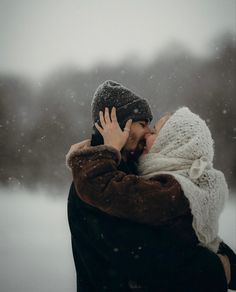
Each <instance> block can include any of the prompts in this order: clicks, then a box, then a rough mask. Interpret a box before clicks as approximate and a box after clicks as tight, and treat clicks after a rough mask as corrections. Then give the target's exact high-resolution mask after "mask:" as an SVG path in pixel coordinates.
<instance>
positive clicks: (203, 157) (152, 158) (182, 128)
mask: <svg viewBox="0 0 236 292" xmlns="http://www.w3.org/2000/svg"><path fill="white" fill-rule="evenodd" d="M213 156H214V150H213V140H212V137H211V133H210V131H209V129H208V127H207V125H206V123H205V122H204V121H203V120H202V119H201V118H200V117H199V116H197V115H196V114H193V113H192V112H191V111H190V110H189V109H188V108H186V107H184V108H180V109H179V110H177V111H176V112H175V113H174V114H173V115H172V116H171V117H170V118H169V120H168V121H167V122H166V123H165V125H164V126H163V128H162V129H161V130H160V132H159V134H158V136H157V139H156V140H155V142H154V144H153V146H152V148H151V150H150V152H149V153H148V154H146V155H144V156H143V157H142V158H140V161H139V172H140V175H142V176H144V177H145V178H147V179H148V178H151V177H154V176H156V175H158V174H163V173H168V174H171V175H172V176H174V177H175V179H176V180H177V181H178V182H179V184H180V185H181V187H182V190H183V192H184V195H185V196H186V197H187V199H188V200H189V203H190V208H191V212H192V215H193V224H192V225H193V228H194V230H195V232H196V235H197V237H198V239H199V242H200V244H201V245H203V246H206V247H208V248H209V249H211V250H212V251H214V252H217V250H218V247H219V243H220V241H221V239H220V238H219V237H218V227H219V226H218V225H219V216H220V213H221V212H222V209H223V207H224V203H225V201H226V199H227V197H228V187H227V184H226V181H225V177H224V175H223V173H222V172H220V171H218V170H216V169H214V168H213V164H212V161H213Z"/></svg>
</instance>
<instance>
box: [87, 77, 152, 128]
mask: <svg viewBox="0 0 236 292" xmlns="http://www.w3.org/2000/svg"><path fill="white" fill-rule="evenodd" d="M113 106H114V107H116V114H117V120H118V122H119V124H120V126H121V128H123V127H124V126H125V123H126V122H127V121H128V120H129V119H132V120H133V122H137V121H142V120H145V121H148V122H150V121H151V120H152V113H151V109H150V107H149V104H148V102H147V100H146V99H145V98H142V97H139V96H137V95H136V94H135V93H133V92H132V91H131V90H129V89H128V88H126V87H124V86H123V85H121V84H119V83H117V82H115V81H112V80H107V81H105V82H104V83H102V84H101V85H100V86H99V87H98V88H97V90H96V91H95V93H94V97H93V100H92V104H91V107H92V119H93V123H95V122H99V111H103V112H104V109H105V107H108V108H109V110H111V109H112V107H113Z"/></svg>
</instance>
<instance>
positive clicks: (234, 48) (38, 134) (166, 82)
mask: <svg viewBox="0 0 236 292" xmlns="http://www.w3.org/2000/svg"><path fill="white" fill-rule="evenodd" d="M235 36H236V2H235V0H227V1H225V0H198V1H189V0H178V1H172V0H166V1H161V0H150V1H148V4H147V1H144V0H141V1H137V0H129V1H116V0H113V1H110V0H103V1H99V3H98V1H83V0H78V1H74V0H69V1H68V0H62V1H56V0H42V1H34V0H33V1H32V0H23V1H17V0H10V1H5V0H0V44H1V49H0V292H75V291H76V278H75V277H76V274H75V268H74V262H73V257H72V249H71V243H70V231H69V227H68V222H67V209H66V208H67V197H68V190H69V187H70V183H71V173H70V171H69V170H68V169H67V168H66V167H65V155H66V153H67V152H68V150H69V148H70V146H71V144H74V143H76V142H79V141H81V140H82V139H85V138H89V137H90V136H91V133H92V122H91V101H92V97H93V94H94V91H95V89H96V88H97V86H98V85H99V84H101V83H102V82H104V81H105V80H108V79H110V80H116V81H117V82H120V83H122V84H124V85H125V86H127V87H129V88H131V89H132V90H133V91H134V92H136V93H137V94H138V95H140V96H142V97H145V98H147V99H148V101H149V102H150V105H151V108H152V111H153V116H154V122H156V120H157V119H159V118H160V117H161V115H162V114H163V113H165V112H167V111H174V110H175V109H176V108H178V107H180V106H188V107H189V108H190V109H191V110H192V111H193V112H196V113H198V114H199V115H200V116H201V117H202V118H203V119H204V120H205V121H206V123H207V125H208V126H209V128H210V130H211V132H212V135H213V138H214V141H215V145H214V150H215V159H214V166H215V167H216V168H217V169H220V170H221V171H223V173H224V174H225V177H226V179H227V182H228V185H229V189H230V198H229V200H228V202H227V203H226V205H225V209H224V211H223V213H222V215H221V218H220V228H219V234H220V236H221V238H222V239H223V240H224V241H225V242H226V243H228V244H229V245H230V246H231V247H232V248H233V249H234V251H236V151H235V149H236V98H235V96H236V80H235V76H236V37H235ZM209 292H210V291H209Z"/></svg>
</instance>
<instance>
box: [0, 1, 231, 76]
mask: <svg viewBox="0 0 236 292" xmlns="http://www.w3.org/2000/svg"><path fill="white" fill-rule="evenodd" d="M224 31H233V32H234V33H235V32H236V0H116V1H115V0H40V1H38V0H0V72H10V73H20V74H27V75H35V76H42V75H44V74H45V73H49V72H50V71H52V70H54V69H55V68H57V67H59V66H63V65H66V64H73V65H75V66H79V67H88V66H92V65H94V64H96V63H99V62H104V61H105V62H119V61H120V60H122V59H124V58H125V57H126V56H139V57H141V58H144V59H150V58H151V57H152V56H154V55H156V54H157V53H158V52H160V50H163V48H164V47H166V45H167V44H168V43H170V42H172V41H176V40H177V41H180V42H183V43H184V44H186V45H187V46H188V47H190V48H191V49H192V50H193V51H194V52H195V53H199V54H202V53H204V52H206V50H207V48H208V45H209V42H210V41H211V40H212V39H214V38H215V37H216V36H217V35H219V34H220V33H222V32H224Z"/></svg>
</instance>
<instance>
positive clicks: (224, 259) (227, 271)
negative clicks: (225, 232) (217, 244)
mask: <svg viewBox="0 0 236 292" xmlns="http://www.w3.org/2000/svg"><path fill="white" fill-rule="evenodd" d="M217 255H218V257H219V258H220V260H221V262H222V265H223V267H224V270H225V277H226V279H227V284H229V282H230V280H231V270H230V262H229V259H228V257H227V256H226V255H221V254H217Z"/></svg>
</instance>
